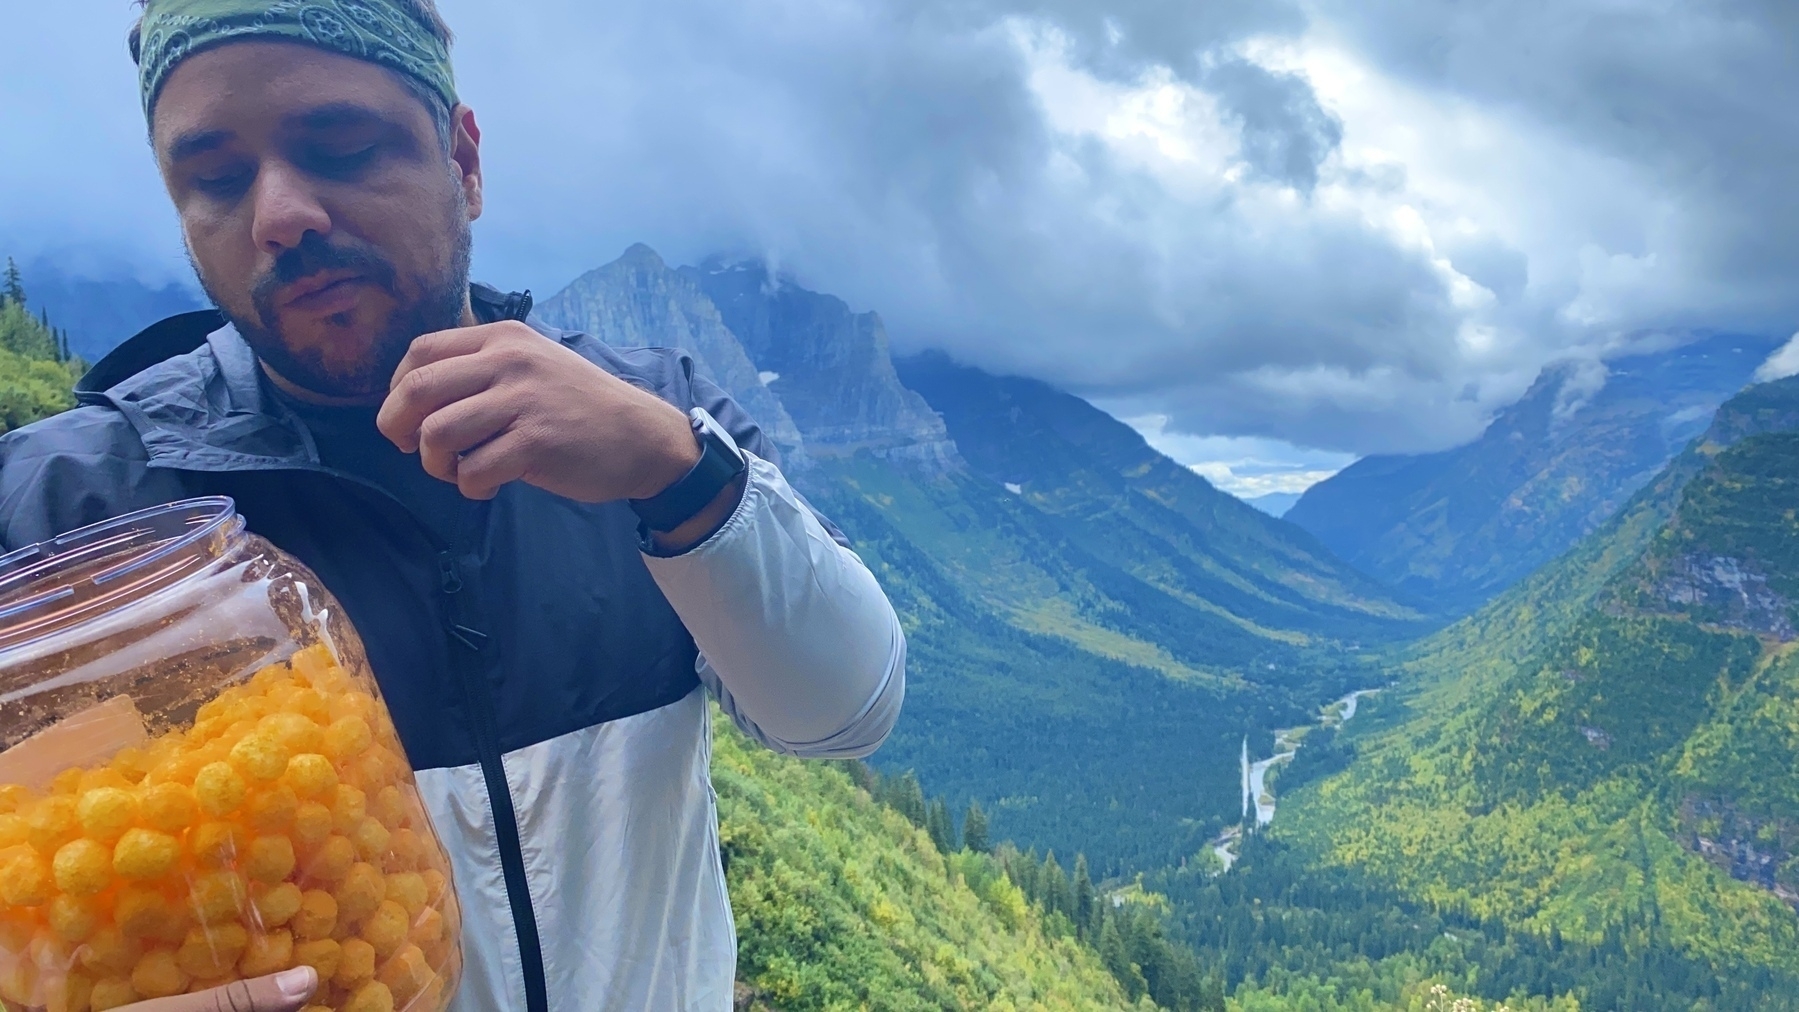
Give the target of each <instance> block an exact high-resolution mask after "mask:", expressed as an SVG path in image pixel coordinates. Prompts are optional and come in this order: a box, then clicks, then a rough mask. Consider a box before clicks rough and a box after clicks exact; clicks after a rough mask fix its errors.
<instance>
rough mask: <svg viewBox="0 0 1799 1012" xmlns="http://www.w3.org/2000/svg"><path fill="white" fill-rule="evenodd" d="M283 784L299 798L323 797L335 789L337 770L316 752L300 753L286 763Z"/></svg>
mask: <svg viewBox="0 0 1799 1012" xmlns="http://www.w3.org/2000/svg"><path fill="white" fill-rule="evenodd" d="M284 782H285V783H286V784H287V785H288V787H290V788H292V789H293V792H294V793H295V794H296V795H298V796H299V797H301V798H306V799H312V798H320V797H325V796H326V795H327V794H330V793H331V792H334V791H335V790H336V788H337V768H336V767H335V766H333V765H331V760H330V759H327V758H325V757H324V756H323V755H321V754H319V753H317V752H302V753H300V754H298V755H296V756H294V757H293V758H292V759H289V760H288V761H287V775H286V777H285V778H284Z"/></svg>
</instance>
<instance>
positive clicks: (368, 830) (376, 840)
mask: <svg viewBox="0 0 1799 1012" xmlns="http://www.w3.org/2000/svg"><path fill="white" fill-rule="evenodd" d="M392 839H393V834H392V833H390V832H388V830H387V827H386V826H384V825H382V824H381V820H380V819H377V818H375V817H374V816H372V815H370V816H365V817H364V818H363V820H362V824H361V825H359V826H357V827H356V831H355V832H353V833H351V834H350V842H351V843H353V844H355V845H356V855H357V856H358V857H360V858H362V859H363V860H364V861H378V860H380V859H381V857H382V855H384V854H386V853H387V845H388V843H389V842H390V841H391V840H392Z"/></svg>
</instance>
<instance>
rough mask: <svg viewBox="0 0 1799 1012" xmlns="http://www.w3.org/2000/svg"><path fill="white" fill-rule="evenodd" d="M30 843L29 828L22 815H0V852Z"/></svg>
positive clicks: (14, 813) (10, 813)
mask: <svg viewBox="0 0 1799 1012" xmlns="http://www.w3.org/2000/svg"><path fill="white" fill-rule="evenodd" d="M30 842H31V827H30V826H29V825H27V824H26V822H25V817H24V816H23V815H20V814H18V813H17V812H7V813H5V814H4V815H0V850H4V849H6V848H7V847H17V846H18V845H19V844H21V843H27V844H28V843H30Z"/></svg>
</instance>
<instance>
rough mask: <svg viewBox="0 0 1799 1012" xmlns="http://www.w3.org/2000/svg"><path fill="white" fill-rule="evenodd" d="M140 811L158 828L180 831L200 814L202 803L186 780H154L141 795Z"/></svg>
mask: <svg viewBox="0 0 1799 1012" xmlns="http://www.w3.org/2000/svg"><path fill="white" fill-rule="evenodd" d="M137 811H138V816H139V818H141V819H143V822H144V825H146V826H149V827H150V828H151V829H154V830H157V831H158V832H163V833H170V834H176V833H180V832H181V831H183V830H185V829H187V828H188V827H189V826H191V825H193V824H194V821H195V820H196V819H198V818H199V817H200V804H199V802H197V801H195V800H194V791H193V788H191V787H188V786H187V785H186V784H169V783H164V784H153V785H151V786H149V787H146V788H144V789H143V790H142V791H141V792H140V793H139V795H138V801H137Z"/></svg>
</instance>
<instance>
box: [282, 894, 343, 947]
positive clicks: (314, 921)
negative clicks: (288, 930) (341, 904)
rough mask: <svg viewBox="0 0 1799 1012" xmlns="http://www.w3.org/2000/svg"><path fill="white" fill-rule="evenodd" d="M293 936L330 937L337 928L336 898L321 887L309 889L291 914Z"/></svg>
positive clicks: (305, 938) (307, 938) (307, 939)
mask: <svg viewBox="0 0 1799 1012" xmlns="http://www.w3.org/2000/svg"><path fill="white" fill-rule="evenodd" d="M293 928H294V934H295V936H297V937H299V938H301V939H304V940H306V941H309V942H310V941H314V940H316V939H320V938H329V937H331V932H332V931H333V930H335V929H336V928H337V898H336V897H334V896H332V895H331V894H330V893H328V892H325V891H324V890H322V889H309V890H307V891H306V894H305V895H304V896H303V897H301V900H300V910H299V912H298V913H296V914H294V916H293Z"/></svg>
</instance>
